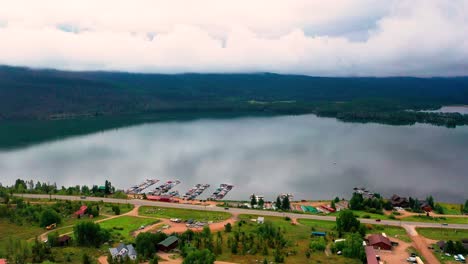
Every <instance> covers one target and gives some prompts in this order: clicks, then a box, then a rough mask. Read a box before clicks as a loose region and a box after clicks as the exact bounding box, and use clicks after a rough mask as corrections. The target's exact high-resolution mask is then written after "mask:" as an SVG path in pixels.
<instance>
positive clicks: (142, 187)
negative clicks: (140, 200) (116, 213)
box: [127, 179, 159, 194]
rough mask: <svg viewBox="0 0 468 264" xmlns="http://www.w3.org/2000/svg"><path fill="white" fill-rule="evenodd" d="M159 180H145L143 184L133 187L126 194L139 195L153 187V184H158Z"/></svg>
mask: <svg viewBox="0 0 468 264" xmlns="http://www.w3.org/2000/svg"><path fill="white" fill-rule="evenodd" d="M158 182H159V180H157V179H146V180H145V181H144V182H143V183H141V184H139V185H134V186H132V187H130V188H129V189H128V190H127V194H141V193H143V192H144V190H146V189H147V188H149V187H151V186H153V185H154V184H156V183H158Z"/></svg>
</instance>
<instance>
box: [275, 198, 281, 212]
mask: <svg viewBox="0 0 468 264" xmlns="http://www.w3.org/2000/svg"><path fill="white" fill-rule="evenodd" d="M275 205H276V208H277V209H278V210H279V209H281V208H282V207H281V198H280V197H279V196H278V197H276V203H275Z"/></svg>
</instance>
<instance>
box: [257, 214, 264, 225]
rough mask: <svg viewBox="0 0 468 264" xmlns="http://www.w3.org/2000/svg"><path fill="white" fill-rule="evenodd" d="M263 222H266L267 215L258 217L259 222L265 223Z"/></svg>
mask: <svg viewBox="0 0 468 264" xmlns="http://www.w3.org/2000/svg"><path fill="white" fill-rule="evenodd" d="M263 223H265V217H263V216H259V217H258V218H257V224H263Z"/></svg>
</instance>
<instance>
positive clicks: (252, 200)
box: [250, 194, 257, 208]
mask: <svg viewBox="0 0 468 264" xmlns="http://www.w3.org/2000/svg"><path fill="white" fill-rule="evenodd" d="M255 205H257V198H256V197H255V194H252V195H251V196H250V206H252V208H254V207H255Z"/></svg>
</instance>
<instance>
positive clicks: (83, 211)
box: [74, 205, 88, 217]
mask: <svg viewBox="0 0 468 264" xmlns="http://www.w3.org/2000/svg"><path fill="white" fill-rule="evenodd" d="M87 209H88V206H86V205H82V206H81V207H80V209H79V210H78V211H76V212H75V213H74V215H75V216H76V217H82V216H83V215H85V213H86V210H87Z"/></svg>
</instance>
